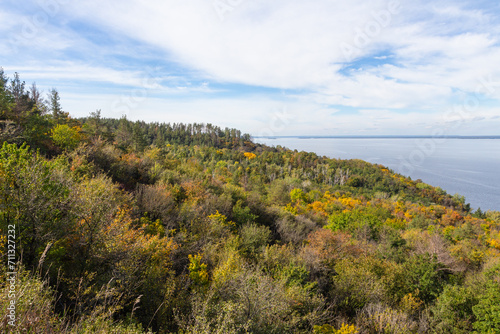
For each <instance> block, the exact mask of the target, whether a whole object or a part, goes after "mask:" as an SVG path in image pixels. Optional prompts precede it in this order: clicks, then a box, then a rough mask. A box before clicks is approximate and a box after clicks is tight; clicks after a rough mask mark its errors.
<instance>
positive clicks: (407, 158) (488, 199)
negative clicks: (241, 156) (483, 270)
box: [255, 138, 500, 211]
mask: <svg viewBox="0 0 500 334" xmlns="http://www.w3.org/2000/svg"><path fill="white" fill-rule="evenodd" d="M255 140H256V141H257V142H260V143H263V144H266V145H269V146H277V145H281V146H284V147H288V148H290V149H297V150H299V151H308V152H315V153H316V154H318V155H321V156H323V155H324V156H327V157H329V158H340V159H362V160H365V161H368V162H372V163H377V164H381V165H384V166H387V167H389V168H390V169H392V170H394V171H395V172H398V173H401V174H403V175H407V176H410V177H411V178H412V179H413V180H416V179H422V181H423V182H425V183H428V184H431V185H433V186H439V187H441V188H442V189H444V190H446V191H447V192H448V193H449V194H452V195H453V194H456V193H458V194H460V195H464V196H465V199H466V202H467V203H470V204H471V207H472V208H473V209H477V208H479V207H480V208H481V210H483V211H486V210H497V211H500V190H499V189H500V139H435V138H383V139H382V138H313V139H301V138H276V139H269V138H255Z"/></svg>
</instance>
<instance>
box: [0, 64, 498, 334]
mask: <svg viewBox="0 0 500 334" xmlns="http://www.w3.org/2000/svg"><path fill="white" fill-rule="evenodd" d="M0 112H1V113H0V128H1V132H0V135H1V137H2V142H3V145H2V147H1V149H0V229H1V233H0V235H1V237H0V243H1V245H0V257H1V259H2V264H3V265H2V266H1V269H0V287H1V289H2V294H1V295H0V308H1V310H2V314H3V318H2V322H1V323H0V327H1V330H2V332H12V333H149V332H154V333H179V334H181V333H183V334H187V333H193V334H195V333H196V334H198V333H201V334H203V333H207V334H208V333H262V334H264V333H317V334H318V333H324V334H326V333H471V332H477V333H498V332H500V306H499V305H500V213H499V212H492V211H489V212H486V213H484V212H481V210H478V211H476V212H471V211H470V208H469V206H468V205H467V204H466V203H465V201H464V198H463V197H461V196H458V195H455V196H450V195H448V194H446V193H445V192H444V191H443V190H441V189H439V188H435V187H432V186H430V185H427V184H424V183H422V182H421V181H420V180H416V181H415V180H411V179H409V178H407V177H404V176H401V175H398V174H395V173H394V172H392V171H391V170H388V169H387V168H385V167H384V166H381V165H374V164H370V163H367V162H364V161H361V160H337V159H328V158H325V157H320V156H317V155H316V154H313V153H306V152H297V151H292V150H289V149H286V148H282V147H267V146H264V145H260V144H256V143H254V142H252V140H251V138H250V136H248V135H245V134H242V133H241V132H239V131H237V130H235V129H221V128H219V127H217V126H213V125H210V124H192V125H185V124H163V123H161V124H160V123H144V122H132V121H129V120H127V119H126V118H122V119H119V120H115V119H105V118H101V115H100V112H98V111H97V112H94V113H91V114H90V116H89V117H87V118H85V119H74V118H71V117H70V116H69V115H68V114H67V113H65V112H64V111H63V110H61V107H60V104H59V95H58V93H57V91H56V90H52V91H51V92H50V93H49V98H48V101H47V100H45V99H43V98H42V97H41V94H40V92H39V91H38V90H37V89H36V86H34V85H33V86H32V87H31V88H30V89H26V88H25V87H24V83H23V82H22V81H21V80H20V79H19V76H18V75H17V74H16V76H15V77H14V78H13V79H12V80H8V79H7V78H6V77H5V76H4V74H3V71H2V70H1V69H0ZM12 226H14V227H15V239H13V240H15V268H9V267H8V266H7V264H8V263H11V262H8V261H9V260H12V256H10V255H12V252H9V250H11V249H12V247H10V246H9V245H11V244H12V242H11V241H10V240H11V239H10V238H9V233H11V232H9V231H10V230H12ZM13 271H15V272H16V273H17V274H16V275H15V291H14V292H15V301H16V302H15V307H16V309H15V326H12V325H11V324H10V323H9V322H11V321H12V319H11V318H9V317H8V315H9V314H11V313H10V311H9V307H10V305H11V303H12V299H11V298H10V297H9V292H10V291H11V290H12V289H11V283H12V282H11V281H7V279H11V277H12V275H11V274H10V273H11V272H13Z"/></svg>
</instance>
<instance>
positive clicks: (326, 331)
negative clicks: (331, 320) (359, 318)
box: [313, 323, 359, 334]
mask: <svg viewBox="0 0 500 334" xmlns="http://www.w3.org/2000/svg"><path fill="white" fill-rule="evenodd" d="M313 330H314V332H313V333H314V334H357V333H359V330H358V329H357V328H356V326H354V325H348V324H345V323H342V326H341V327H340V329H335V327H333V326H332V325H322V326H314V329H313Z"/></svg>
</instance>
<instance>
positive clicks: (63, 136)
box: [50, 124, 82, 150]
mask: <svg viewBox="0 0 500 334" xmlns="http://www.w3.org/2000/svg"><path fill="white" fill-rule="evenodd" d="M50 137H51V138H52V140H53V141H54V143H56V145H57V146H59V147H60V148H62V149H63V150H73V149H74V148H75V147H76V146H77V145H78V144H79V143H80V141H81V139H82V136H81V128H80V127H78V126H75V127H70V126H69V125H68V124H58V125H56V126H55V128H53V129H52V130H51V131H50Z"/></svg>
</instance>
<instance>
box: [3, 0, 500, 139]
mask: <svg viewBox="0 0 500 334" xmlns="http://www.w3.org/2000/svg"><path fill="white" fill-rule="evenodd" d="M0 22H1V24H0V34H1V35H2V36H3V37H2V39H1V40H0V66H2V67H3V68H4V70H5V71H6V72H7V74H8V75H10V76H11V75H12V74H13V73H14V72H19V73H20V74H21V78H22V79H23V80H25V81H26V83H27V84H28V85H30V84H31V83H32V82H36V83H37V86H38V87H39V88H41V89H42V90H43V91H45V92H47V91H48V90H49V89H50V88H52V87H55V88H57V89H58V91H59V92H60V94H61V98H62V106H63V108H64V109H65V110H66V111H68V112H70V114H71V115H73V116H75V117H79V116H86V115H88V114H89V113H90V112H92V111H95V110H96V109H101V111H102V115H103V116H105V117H121V116H122V115H126V116H127V118H129V119H132V120H136V119H141V120H146V121H160V122H205V123H213V124H217V125H219V126H222V127H226V126H228V127H237V128H239V129H241V130H242V131H244V132H248V133H251V134H252V135H255V136H259V135H273V136H279V135H383V134H388V135H398V134H399V135H408V134H415V135H433V134H450V135H452V134H463V135H468V134H469V135H472V134H473V135H480V134H485V135H500V131H499V129H500V117H499V116H500V66H499V61H500V43H499V42H500V39H499V37H500V5H499V4H498V3H497V2H496V1H420V0H416V1H403V0H385V1H382V0H371V1H367V0H365V1H361V0H351V1H346V0H344V1H338V0H313V1H307V2H306V1H303V0H300V1H299V0H286V1H285V0H273V1H264V0H183V1H173V0H149V1H138V0H123V1H120V2H116V1H109V0H99V1H95V0H87V1H84V2H76V1H69V0H39V1H29V0H28V1H23V2H20V1H17V0H15V1H14V0H4V1H3V2H2V3H1V4H0Z"/></svg>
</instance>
